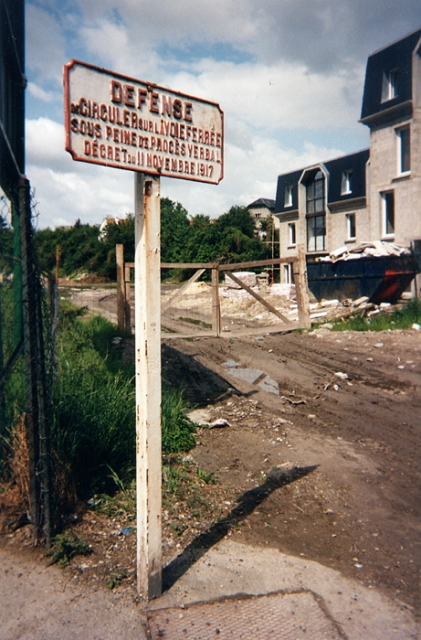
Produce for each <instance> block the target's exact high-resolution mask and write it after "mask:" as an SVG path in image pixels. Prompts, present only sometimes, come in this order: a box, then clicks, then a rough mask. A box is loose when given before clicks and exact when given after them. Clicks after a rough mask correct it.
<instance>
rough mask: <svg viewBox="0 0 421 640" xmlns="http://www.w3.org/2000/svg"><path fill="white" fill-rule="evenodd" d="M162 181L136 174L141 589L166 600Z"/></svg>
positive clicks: (141, 592) (139, 572) (137, 389)
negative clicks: (162, 517) (163, 542)
mask: <svg viewBox="0 0 421 640" xmlns="http://www.w3.org/2000/svg"><path fill="white" fill-rule="evenodd" d="M160 213H161V212H160V178H159V177H157V176H151V175H144V174H142V173H136V174H135V334H136V335H135V357H136V494H137V588H138V593H139V594H140V595H141V596H142V597H144V598H145V599H146V600H150V599H151V598H155V597H157V596H160V595H161V590H162V523H161V501H162V498H161V473H162V470H161V465H162V462H161V291H160V288H161V274H160V269H161V253H160V226H161V225H160Z"/></svg>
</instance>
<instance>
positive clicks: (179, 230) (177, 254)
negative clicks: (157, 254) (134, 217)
mask: <svg viewBox="0 0 421 640" xmlns="http://www.w3.org/2000/svg"><path fill="white" fill-rule="evenodd" d="M189 231H190V221H189V218H188V213H187V210H186V209H185V208H184V207H183V205H182V204H180V203H179V202H173V201H172V200H170V199H169V198H162V200H161V260H162V262H180V261H181V259H182V255H183V248H184V245H185V243H186V240H187V237H188V235H189Z"/></svg>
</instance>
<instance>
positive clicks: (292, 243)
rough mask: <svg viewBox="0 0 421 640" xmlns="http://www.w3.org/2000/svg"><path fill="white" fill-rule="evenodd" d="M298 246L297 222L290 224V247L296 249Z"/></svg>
mask: <svg viewBox="0 0 421 640" xmlns="http://www.w3.org/2000/svg"><path fill="white" fill-rule="evenodd" d="M296 244H297V231H296V228H295V222H290V223H289V224H288V246H289V247H295V245H296Z"/></svg>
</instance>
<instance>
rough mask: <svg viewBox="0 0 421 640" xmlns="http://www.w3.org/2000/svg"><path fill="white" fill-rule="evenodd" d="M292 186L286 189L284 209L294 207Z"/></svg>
mask: <svg viewBox="0 0 421 640" xmlns="http://www.w3.org/2000/svg"><path fill="white" fill-rule="evenodd" d="M292 188H293V187H292V185H288V186H287V187H285V198H284V207H292Z"/></svg>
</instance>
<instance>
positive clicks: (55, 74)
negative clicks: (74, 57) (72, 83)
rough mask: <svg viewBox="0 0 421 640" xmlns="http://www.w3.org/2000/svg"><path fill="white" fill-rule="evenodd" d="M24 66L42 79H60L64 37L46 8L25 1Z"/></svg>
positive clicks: (57, 81)
mask: <svg viewBox="0 0 421 640" xmlns="http://www.w3.org/2000/svg"><path fill="white" fill-rule="evenodd" d="M26 25H27V29H26V34H27V35H26V66H27V68H28V69H29V70H31V71H32V72H34V73H36V74H37V75H39V76H40V78H41V80H42V81H45V80H53V81H54V82H56V83H60V84H61V81H62V73H61V68H62V64H63V60H64V59H65V53H64V52H65V37H64V34H63V33H62V29H61V25H60V23H59V22H58V21H57V20H56V18H55V17H54V16H53V15H52V14H51V13H50V12H48V11H47V10H45V9H41V8H39V7H35V6H34V5H33V4H29V3H27V6H26Z"/></svg>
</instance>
